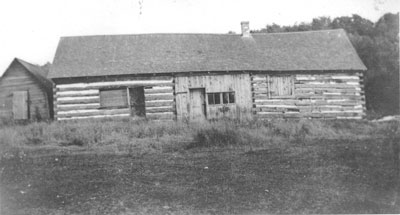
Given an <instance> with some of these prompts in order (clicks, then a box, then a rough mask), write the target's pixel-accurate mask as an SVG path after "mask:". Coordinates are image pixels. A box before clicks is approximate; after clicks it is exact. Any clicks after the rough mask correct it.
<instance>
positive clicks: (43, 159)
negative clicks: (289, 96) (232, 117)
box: [0, 120, 400, 214]
mask: <svg viewBox="0 0 400 215" xmlns="http://www.w3.org/2000/svg"><path fill="white" fill-rule="evenodd" d="M399 131H400V130H399V123H398V122H392V123H370V122H362V121H360V122H357V121H304V120H301V121H273V122H259V121H252V122H232V121H220V122H211V123H203V124H179V123H175V124H173V123H172V124H171V123H169V124H168V123H166V124H163V123H151V122H130V121H101V122H99V121H87V122H69V123H52V124H46V123H39V124H30V125H12V126H7V127H3V128H1V129H0V144H2V148H1V149H2V157H1V163H0V177H1V178H0V195H1V196H0V204H1V205H0V206H1V210H0V214H260V213H262V214H265V213H399V212H400V205H399V202H400V201H399V184H398V181H399V177H398V176H399V166H398V165H399V163H398V152H397V151H396V150H398V147H399V145H398V144H399V140H400V138H399V134H400V132H399ZM11 141H13V142H11ZM395 153H397V154H396V155H397V158H396V157H395ZM396 159H397V160H396Z"/></svg>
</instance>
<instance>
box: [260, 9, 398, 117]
mask: <svg viewBox="0 0 400 215" xmlns="http://www.w3.org/2000/svg"><path fill="white" fill-rule="evenodd" d="M338 28H342V29H344V30H345V31H346V32H347V35H348V36H349V38H350V41H351V43H352V44H353V46H354V48H355V49H356V51H357V53H358V55H359V56H360V58H361V60H362V61H363V62H364V64H365V65H366V67H367V68H368V70H367V72H366V74H365V76H364V77H365V79H364V86H365V93H366V95H365V96H366V103H367V110H368V112H369V113H370V114H374V115H375V114H376V116H379V115H391V114H399V111H400V107H399V105H400V104H399V97H400V95H399V84H400V81H399V13H397V14H392V13H387V14H385V15H383V16H382V17H381V18H380V19H379V20H378V21H377V22H376V23H373V22H371V21H370V20H368V19H365V18H363V17H361V16H359V15H356V14H354V15H352V16H342V17H337V18H334V19H331V18H330V17H318V18H314V19H313V20H312V22H310V23H304V22H302V23H299V24H294V25H291V26H280V25H278V24H275V23H274V24H272V25H267V26H266V27H265V28H262V29H260V30H253V31H252V32H253V33H277V32H295V31H313V30H327V29H338Z"/></svg>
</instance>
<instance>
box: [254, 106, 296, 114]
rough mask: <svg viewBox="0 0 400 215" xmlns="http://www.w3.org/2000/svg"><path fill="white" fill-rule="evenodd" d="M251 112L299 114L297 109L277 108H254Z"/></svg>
mask: <svg viewBox="0 0 400 215" xmlns="http://www.w3.org/2000/svg"><path fill="white" fill-rule="evenodd" d="M253 111H257V112H281V113H284V112H299V111H300V110H299V109H298V108H279V107H277V108H276V107H256V108H253Z"/></svg>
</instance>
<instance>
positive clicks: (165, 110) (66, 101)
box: [54, 77, 175, 120]
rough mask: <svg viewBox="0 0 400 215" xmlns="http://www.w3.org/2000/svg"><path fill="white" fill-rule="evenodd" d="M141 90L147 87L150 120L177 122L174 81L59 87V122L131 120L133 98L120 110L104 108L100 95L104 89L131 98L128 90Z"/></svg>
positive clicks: (56, 94) (56, 91)
mask: <svg viewBox="0 0 400 215" xmlns="http://www.w3.org/2000/svg"><path fill="white" fill-rule="evenodd" d="M139 86H142V87H144V97H145V111H146V117H147V118H149V119H156V120H173V119H175V103H174V93H173V92H174V86H173V78H172V77H156V78H154V79H153V78H152V77H148V78H147V79H144V78H140V79H137V80H136V79H132V80H126V79H124V80H118V79H116V80H113V81H110V80H107V81H98V80H97V81H95V82H80V83H62V84H57V85H56V86H55V88H54V107H55V118H56V119H57V120H70V119H87V118H103V117H129V116H131V110H130V105H128V104H129V103H130V102H129V98H127V100H126V106H125V107H122V105H120V106H118V107H108V108H104V107H102V105H101V95H100V94H101V93H100V92H101V90H103V89H104V90H110V89H121V92H122V91H123V92H124V94H123V95H124V96H127V97H129V95H127V94H128V93H129V91H128V90H126V89H128V88H133V87H139ZM103 92H106V91H103ZM116 92H117V91H116ZM116 92H115V93H116ZM116 96H118V95H116ZM124 104H125V103H124ZM103 105H104V104H103Z"/></svg>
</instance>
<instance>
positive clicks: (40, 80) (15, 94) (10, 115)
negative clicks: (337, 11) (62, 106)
mask: <svg viewBox="0 0 400 215" xmlns="http://www.w3.org/2000/svg"><path fill="white" fill-rule="evenodd" d="M48 71H49V64H47V65H45V66H38V65H34V64H31V63H28V62H26V61H23V60H21V59H18V58H15V59H14V60H13V61H12V62H11V64H10V66H9V67H8V68H7V70H6V71H5V72H4V73H3V76H2V77H1V78H0V118H1V119H3V120H35V121H40V120H48V119H51V118H52V117H53V83H52V82H51V80H50V79H47V74H48Z"/></svg>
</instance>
